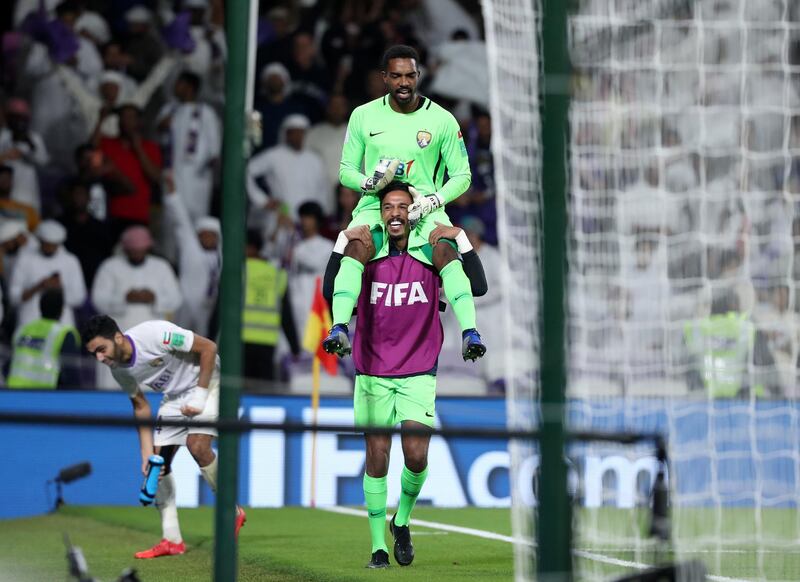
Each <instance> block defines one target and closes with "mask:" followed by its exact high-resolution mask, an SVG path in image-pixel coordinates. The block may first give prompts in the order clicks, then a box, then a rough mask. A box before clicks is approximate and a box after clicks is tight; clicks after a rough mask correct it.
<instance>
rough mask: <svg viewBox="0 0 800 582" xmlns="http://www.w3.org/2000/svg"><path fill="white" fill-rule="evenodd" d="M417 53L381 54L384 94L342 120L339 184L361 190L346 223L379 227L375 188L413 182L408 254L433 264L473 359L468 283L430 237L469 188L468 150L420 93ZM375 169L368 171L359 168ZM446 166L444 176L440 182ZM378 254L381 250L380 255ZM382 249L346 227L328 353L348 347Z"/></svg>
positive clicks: (478, 344) (453, 255)
mask: <svg viewBox="0 0 800 582" xmlns="http://www.w3.org/2000/svg"><path fill="white" fill-rule="evenodd" d="M418 60H419V57H418V56H417V53H416V51H415V50H414V49H413V48H411V47H408V46H403V45H395V46H393V47H391V48H389V49H388V50H387V51H386V53H385V54H384V56H383V60H382V63H381V65H382V71H383V79H384V83H385V84H386V89H387V94H386V95H384V96H383V97H381V98H379V99H375V100H373V101H370V102H369V103H366V104H364V105H362V106H360V107H357V108H356V109H355V110H354V111H353V113H352V115H351V116H350V121H349V122H348V125H347V134H346V136H345V141H344V146H343V149H342V161H341V164H340V166H339V180H340V181H341V183H342V184H343V185H344V186H347V187H348V188H351V189H353V190H356V191H359V190H360V191H361V192H362V197H361V200H360V201H359V203H358V205H357V206H356V208H355V210H354V211H353V220H352V222H351V223H350V224H349V225H348V229H352V228H354V227H356V226H361V225H366V226H367V227H369V228H370V229H375V228H378V229H379V228H381V227H382V225H381V212H380V201H379V200H378V197H377V196H376V193H377V192H378V191H380V190H381V189H383V188H384V187H385V186H387V185H388V184H389V183H390V182H392V181H393V180H400V181H402V182H406V183H408V184H412V185H413V186H414V187H413V188H410V189H409V190H410V193H411V195H412V197H413V203H412V204H411V206H410V207H409V209H408V220H409V226H410V227H411V234H410V236H409V240H408V253H409V254H410V255H411V256H412V257H414V258H416V259H418V260H420V261H422V262H423V263H425V264H427V265H431V266H433V267H434V268H435V270H436V271H437V272H438V273H439V276H440V277H441V279H442V286H443V288H444V294H445V296H446V297H447V300H448V301H449V302H450V305H452V307H453V311H454V312H455V315H456V318H457V319H458V323H459V324H460V326H461V333H462V356H463V357H464V359H465V360H467V359H469V360H475V359H477V358H479V357H481V356H482V355H483V354H484V353H485V352H486V347H485V346H484V345H483V341H482V340H481V336H480V335H479V334H478V332H477V330H476V329H475V328H476V322H475V302H474V300H473V297H472V293H471V291H470V283H469V280H468V279H467V276H466V275H465V274H464V269H463V267H462V265H461V262H460V261H458V260H457V259H458V254H457V252H456V250H455V248H454V245H453V243H452V241H449V244H448V241H445V240H442V241H440V242H438V243H437V244H434V245H431V244H430V243H429V241H428V239H429V237H430V234H431V232H432V231H433V230H434V229H435V228H436V223H440V224H443V225H446V226H452V223H451V222H450V219H449V218H448V217H447V214H446V213H445V211H444V205H445V204H446V203H448V202H451V201H453V200H455V199H456V198H458V197H459V196H460V195H461V194H462V193H464V191H466V189H467V188H468V187H469V185H470V182H471V174H470V169H469V160H468V158H467V150H466V147H465V146H464V140H463V138H462V136H461V131H460V130H459V126H458V122H457V121H456V119H455V118H454V117H453V116H452V115H451V114H450V113H449V112H448V111H447V110H445V109H444V108H442V107H441V106H439V105H437V104H436V103H434V102H433V101H431V100H430V99H428V98H426V97H423V96H421V95H419V94H417V90H416V89H417V80H418V78H419V70H418V69H417V62H418ZM362 167H365V168H374V171H373V172H372V175H370V176H366V175H364V174H362V173H361V168H362ZM445 171H446V172H447V174H448V175H449V179H448V180H447V182H446V183H445V181H444V175H445ZM381 252H383V253H384V254H383V255H381ZM386 252H387V251H386V249H385V248H384V249H378V252H377V253H376V252H375V250H374V249H371V248H368V246H367V245H364V244H363V243H362V242H361V241H360V240H350V241H348V240H347V237H345V236H344V234H343V233H341V234H340V235H339V239H338V240H337V242H336V246H335V247H334V250H333V254H332V256H331V259H330V260H331V263H334V262H335V263H338V262H339V261H341V266H340V267H339V274H338V275H337V276H336V279H335V282H334V288H333V290H332V292H331V290H330V289H327V290H326V291H327V295H329V296H330V295H332V297H333V299H332V310H333V327H332V328H331V330H330V333H329V334H328V337H327V338H326V339H325V341H324V342H323V347H324V348H325V350H326V351H328V352H330V353H336V354H339V355H345V354H348V353H350V341H349V339H348V329H347V324H348V323H349V321H350V318H351V317H352V315H353V308H354V307H355V304H356V301H357V300H358V296H359V294H360V293H361V284H362V277H363V273H364V266H365V265H366V264H367V263H368V262H369V261H371V260H374V259H378V258H382V256H385V253H386Z"/></svg>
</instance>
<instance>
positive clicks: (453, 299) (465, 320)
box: [336, 261, 475, 331]
mask: <svg viewBox="0 0 800 582" xmlns="http://www.w3.org/2000/svg"><path fill="white" fill-rule="evenodd" d="M340 273H341V271H340ZM439 276H440V277H441V278H442V287H444V295H445V297H447V300H448V301H449V302H450V305H452V306H453V312H454V313H455V314H456V319H458V324H459V325H460V326H461V331H464V330H467V329H475V299H474V298H473V297H472V288H471V287H470V285H469V279H468V278H467V275H466V274H465V273H464V267H463V266H462V265H461V261H450V262H449V263H447V264H446V265H445V267H444V269H442V270H441V272H440V273H439ZM336 280H337V281H338V280H339V278H338V277H337V278H336Z"/></svg>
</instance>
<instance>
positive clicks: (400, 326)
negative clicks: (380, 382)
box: [353, 253, 444, 377]
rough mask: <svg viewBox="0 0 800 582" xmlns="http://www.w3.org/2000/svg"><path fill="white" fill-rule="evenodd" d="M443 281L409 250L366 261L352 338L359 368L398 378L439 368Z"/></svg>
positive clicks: (442, 337)
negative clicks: (441, 286) (440, 295)
mask: <svg viewBox="0 0 800 582" xmlns="http://www.w3.org/2000/svg"><path fill="white" fill-rule="evenodd" d="M439 284H440V279H439V275H438V274H437V273H436V272H435V271H434V270H433V269H432V268H431V267H429V266H427V265H424V264H423V263H421V262H420V261H418V260H416V259H414V258H413V257H411V256H410V255H409V254H408V253H401V254H398V255H390V256H388V257H384V258H382V259H378V260H375V261H370V262H369V263H367V265H366V267H365V269H364V279H363V283H362V286H361V295H360V296H359V298H358V317H357V320H356V331H355V338H354V340H353V363H354V364H355V367H356V370H357V371H358V372H359V373H361V374H368V375H370V376H384V377H397V376H411V375H414V374H424V373H426V372H429V371H431V370H432V369H434V368H435V366H436V361H437V359H438V358H439V352H440V351H441V349H442V342H443V341H444V332H443V330H442V322H441V320H440V319H439Z"/></svg>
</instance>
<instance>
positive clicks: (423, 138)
mask: <svg viewBox="0 0 800 582" xmlns="http://www.w3.org/2000/svg"><path fill="white" fill-rule="evenodd" d="M431 137H432V136H431V132H429V131H425V130H420V131H418V132H417V145H418V146H419V147H421V148H423V149H425V148H426V147H428V146H429V145H431Z"/></svg>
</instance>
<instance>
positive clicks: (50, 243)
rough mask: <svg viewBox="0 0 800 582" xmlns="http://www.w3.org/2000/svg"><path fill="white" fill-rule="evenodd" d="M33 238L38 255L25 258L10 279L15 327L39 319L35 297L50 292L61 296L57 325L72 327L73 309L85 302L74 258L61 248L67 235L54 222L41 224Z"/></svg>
mask: <svg viewBox="0 0 800 582" xmlns="http://www.w3.org/2000/svg"><path fill="white" fill-rule="evenodd" d="M35 234H36V238H37V239H39V251H38V252H31V253H28V254H26V255H25V260H24V261H19V262H18V264H17V265H16V266H15V268H14V273H13V275H12V277H11V285H10V289H9V299H10V301H11V303H12V304H13V305H15V306H16V307H17V309H18V319H17V327H19V326H22V325H25V324H26V323H28V322H30V321H33V320H35V319H38V318H39V317H41V313H40V312H39V296H40V295H41V294H42V292H43V291H45V290H47V289H53V288H60V289H61V291H62V292H63V294H64V306H65V307H64V311H63V313H62V314H61V320H60V321H61V323H65V324H71V325H74V324H75V317H74V315H73V309H75V308H77V307H80V306H81V305H82V304H83V302H84V301H85V300H86V285H85V283H84V280H83V271H82V270H81V264H80V262H79V261H78V258H77V257H76V256H75V255H73V254H72V253H70V252H69V251H67V250H66V249H65V248H64V246H63V244H64V241H65V240H66V238H67V231H66V229H65V228H64V227H63V226H62V225H61V224H59V223H58V222H56V221H54V220H45V221H43V222H42V223H40V224H39V226H38V228H37V229H36V233H35Z"/></svg>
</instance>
